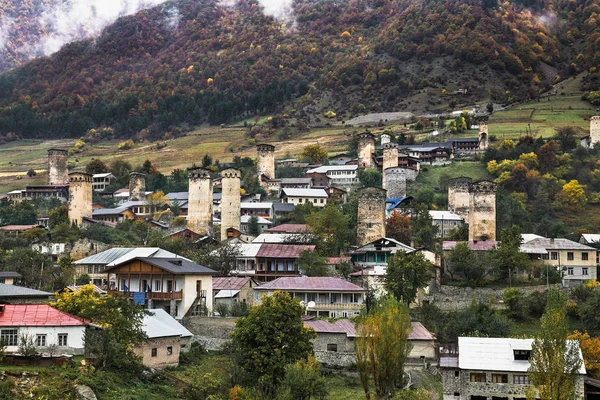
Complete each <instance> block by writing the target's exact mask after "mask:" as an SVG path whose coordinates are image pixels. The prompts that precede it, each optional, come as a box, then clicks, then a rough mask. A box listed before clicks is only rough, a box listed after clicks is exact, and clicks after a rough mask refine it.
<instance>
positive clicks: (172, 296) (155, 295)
mask: <svg viewBox="0 0 600 400" xmlns="http://www.w3.org/2000/svg"><path fill="white" fill-rule="evenodd" d="M114 293H119V294H121V295H123V294H124V293H123V292H122V291H120V290H109V291H108V294H114ZM125 296H127V297H133V292H127V293H126V294H125ZM182 298H183V291H182V290H179V291H177V292H146V300H181V299H182Z"/></svg>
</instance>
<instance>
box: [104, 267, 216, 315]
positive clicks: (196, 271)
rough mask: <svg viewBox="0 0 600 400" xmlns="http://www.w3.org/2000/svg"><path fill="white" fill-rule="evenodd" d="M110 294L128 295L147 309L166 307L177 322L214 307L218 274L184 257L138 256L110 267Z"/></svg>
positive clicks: (108, 268) (108, 271)
mask: <svg viewBox="0 0 600 400" xmlns="http://www.w3.org/2000/svg"><path fill="white" fill-rule="evenodd" d="M106 274H107V281H108V282H109V289H108V292H109V294H110V293H113V292H119V293H122V294H125V295H128V296H130V297H132V298H133V300H134V301H135V302H136V303H138V304H144V305H146V306H147V308H162V309H164V310H165V311H167V312H168V313H169V314H171V315H172V316H173V317H175V318H177V319H181V318H183V317H185V316H186V315H188V313H189V315H196V314H203V313H207V312H208V311H209V310H212V308H213V297H212V276H213V275H215V274H216V271H214V270H212V269H210V268H207V267H204V266H202V265H199V264H195V263H193V262H192V261H190V260H188V259H185V258H183V257H178V256H176V257H169V258H164V257H135V258H132V259H127V260H124V261H119V260H117V261H115V262H113V263H111V264H109V265H107V267H106Z"/></svg>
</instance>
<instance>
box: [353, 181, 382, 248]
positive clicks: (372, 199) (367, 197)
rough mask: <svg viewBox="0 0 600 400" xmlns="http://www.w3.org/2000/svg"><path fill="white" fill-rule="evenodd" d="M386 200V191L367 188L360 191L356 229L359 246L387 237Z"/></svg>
mask: <svg viewBox="0 0 600 400" xmlns="http://www.w3.org/2000/svg"><path fill="white" fill-rule="evenodd" d="M386 198H387V195H386V190H385V189H380V188H376V187H366V188H362V189H360V190H359V191H358V225H357V227H356V240H357V244H358V246H364V245H365V244H367V243H371V242H372V241H374V240H377V239H381V238H382V237H385V200H386Z"/></svg>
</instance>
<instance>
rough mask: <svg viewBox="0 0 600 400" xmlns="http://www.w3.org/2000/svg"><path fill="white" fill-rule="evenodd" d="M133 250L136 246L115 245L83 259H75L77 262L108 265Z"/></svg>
mask: <svg viewBox="0 0 600 400" xmlns="http://www.w3.org/2000/svg"><path fill="white" fill-rule="evenodd" d="M133 250H135V248H132V247H113V248H112V249H108V250H105V251H103V252H101V253H98V254H94V255H92V256H89V257H86V258H82V259H81V260H78V261H75V264H104V265H106V264H108V263H111V262H113V261H115V260H116V259H117V258H119V257H121V256H124V255H125V254H127V253H129V252H131V251H133Z"/></svg>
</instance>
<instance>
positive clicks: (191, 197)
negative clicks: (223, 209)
mask: <svg viewBox="0 0 600 400" xmlns="http://www.w3.org/2000/svg"><path fill="white" fill-rule="evenodd" d="M188 179H189V189H188V227H189V228H190V229H191V230H192V231H194V232H196V233H198V234H201V235H211V234H212V219H213V215H212V214H213V213H212V204H213V186H212V180H211V179H212V177H211V174H210V171H208V170H206V169H204V168H192V169H189V170H188Z"/></svg>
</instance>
